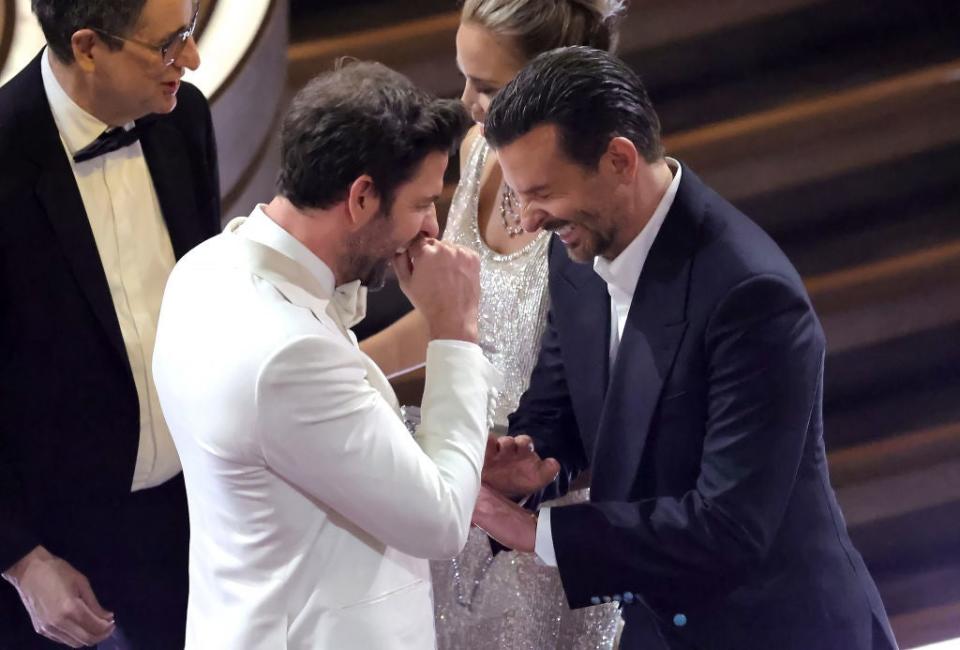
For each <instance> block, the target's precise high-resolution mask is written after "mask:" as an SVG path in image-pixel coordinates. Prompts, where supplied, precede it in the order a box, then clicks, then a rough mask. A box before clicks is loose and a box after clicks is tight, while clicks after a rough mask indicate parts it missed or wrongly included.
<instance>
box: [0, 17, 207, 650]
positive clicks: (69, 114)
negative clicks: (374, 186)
mask: <svg viewBox="0 0 960 650" xmlns="http://www.w3.org/2000/svg"><path fill="white" fill-rule="evenodd" d="M33 8H34V12H35V13H36V15H37V18H38V19H39V21H40V24H41V26H42V28H43V30H44V34H45V36H46V39H47V47H46V48H45V49H44V50H43V51H42V52H41V53H40V54H39V55H38V56H37V57H36V58H35V59H34V60H33V61H32V62H31V63H30V64H29V65H28V66H27V67H26V68H25V69H24V70H23V71H22V72H20V73H19V74H18V75H17V76H16V77H14V78H13V79H11V80H10V81H9V83H7V84H6V85H4V86H3V88H0V571H2V572H3V576H4V578H6V580H7V581H8V582H9V583H10V585H7V586H4V587H2V588H0V648H3V649H12V648H15V649H17V650H22V649H24V648H46V647H53V646H55V645H56V647H62V646H60V645H59V644H65V645H69V646H71V647H81V646H84V645H95V644H97V643H100V647H109V648H126V647H131V648H134V647H135V648H164V649H170V648H176V647H183V633H184V625H185V615H186V601H187V538H188V529H187V525H188V524H187V513H186V501H185V495H184V489H183V481H182V478H181V477H180V463H179V459H178V458H177V455H176V451H175V449H174V447H173V443H172V441H171V439H170V434H169V432H168V431H167V428H166V424H165V423H164V421H163V418H162V415H161V413H160V409H159V405H158V403H157V398H156V391H155V389H154V386H153V380H152V374H151V372H150V365H151V356H152V353H153V339H154V335H155V328H156V319H157V315H158V312H159V308H160V298H161V295H162V292H163V287H164V284H165V282H166V278H167V274H168V273H169V271H170V269H171V268H172V267H173V264H174V263H175V261H176V258H179V257H180V256H181V255H183V254H184V253H186V252H187V251H188V250H189V249H191V248H192V247H193V246H195V245H196V244H198V243H199V242H201V241H203V240H204V239H206V238H208V237H210V236H212V235H214V234H216V233H217V232H218V231H219V218H220V205H219V201H220V199H219V196H220V195H219V187H218V184H219V181H218V174H217V159H216V150H215V144H214V137H213V127H212V123H211V120H210V111H209V107H208V106H207V103H206V100H205V99H204V98H203V96H202V94H201V93H200V92H199V91H198V90H197V89H196V88H194V87H192V86H190V85H188V84H181V82H180V78H181V76H182V75H183V73H184V71H185V69H186V68H190V69H194V68H196V67H197V65H198V64H199V55H198V52H197V46H196V43H195V42H194V40H193V29H194V27H195V24H196V16H197V10H198V6H197V4H196V0H33ZM54 642H56V644H55V643H54Z"/></svg>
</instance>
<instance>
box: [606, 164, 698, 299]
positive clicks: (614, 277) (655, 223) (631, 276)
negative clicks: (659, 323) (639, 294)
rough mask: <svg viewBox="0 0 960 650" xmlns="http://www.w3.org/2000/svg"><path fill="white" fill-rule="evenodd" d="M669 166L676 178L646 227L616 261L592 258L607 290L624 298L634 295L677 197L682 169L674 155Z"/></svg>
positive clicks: (671, 182)
mask: <svg viewBox="0 0 960 650" xmlns="http://www.w3.org/2000/svg"><path fill="white" fill-rule="evenodd" d="M666 161H667V165H669V166H670V169H671V170H673V180H672V181H670V185H669V186H668V187H667V191H666V192H664V194H663V198H661V199H660V203H658V204H657V208H656V210H654V211H653V215H652V216H651V217H650V221H648V222H647V225H645V226H644V227H643V230H641V231H640V234H638V235H637V236H636V237H634V239H633V241H632V242H630V243H629V244H628V245H627V247H626V248H624V249H623V251H621V253H620V254H619V255H617V257H616V258H615V259H614V260H612V261H611V260H607V259H605V258H603V257H600V256H599V255H598V256H597V257H595V258H593V270H594V271H596V273H597V275H599V276H600V277H601V278H603V280H604V282H606V283H607V290H608V291H609V292H610V293H611V295H613V293H614V292H615V291H616V292H619V293H621V294H622V295H623V297H632V296H633V292H634V291H635V290H636V288H637V281H638V280H639V279H640V273H641V272H642V271H643V265H644V264H645V263H646V261H647V256H648V255H649V254H650V249H651V248H652V247H653V242H654V240H656V238H657V234H658V233H659V232H660V227H661V226H662V225H663V221H664V219H666V217H667V213H668V212H670V207H671V206H672V205H673V200H674V199H675V198H676V196H677V188H678V187H679V186H680V176H681V175H682V173H683V168H682V167H681V166H680V163H679V162H678V161H677V160H675V159H674V158H669V157H668V158H667V159H666Z"/></svg>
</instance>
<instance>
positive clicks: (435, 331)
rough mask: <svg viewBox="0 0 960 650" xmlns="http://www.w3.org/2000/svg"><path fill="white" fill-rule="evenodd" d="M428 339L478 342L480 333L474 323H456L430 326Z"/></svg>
mask: <svg viewBox="0 0 960 650" xmlns="http://www.w3.org/2000/svg"><path fill="white" fill-rule="evenodd" d="M430 340H432V341H437V340H444V341H465V342H467V343H479V342H480V334H479V332H478V331H477V326H476V324H473V325H465V324H458V325H456V326H450V327H430Z"/></svg>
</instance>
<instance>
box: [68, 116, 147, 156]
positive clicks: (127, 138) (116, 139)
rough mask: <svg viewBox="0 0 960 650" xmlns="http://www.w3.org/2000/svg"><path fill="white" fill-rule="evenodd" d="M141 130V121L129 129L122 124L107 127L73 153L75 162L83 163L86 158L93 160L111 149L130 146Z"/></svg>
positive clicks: (138, 136)
mask: <svg viewBox="0 0 960 650" xmlns="http://www.w3.org/2000/svg"><path fill="white" fill-rule="evenodd" d="M141 132H142V129H141V126H140V124H139V123H138V124H137V125H136V126H134V127H133V128H132V129H130V130H129V131H127V130H125V129H124V128H123V127H121V126H118V127H115V128H112V129H107V130H106V131H104V132H103V133H101V134H100V137H99V138H97V139H96V140H94V141H93V142H91V143H90V144H88V145H87V146H86V147H84V148H83V149H81V150H80V151H78V152H77V153H75V154H73V162H75V163H82V162H84V161H85V160H92V159H93V158H97V157H98V156H102V155H104V154H108V153H110V152H111V151H116V150H117V149H123V148H124V147H128V146H130V145H131V144H133V143H134V142H136V141H137V140H139V139H140V134H141Z"/></svg>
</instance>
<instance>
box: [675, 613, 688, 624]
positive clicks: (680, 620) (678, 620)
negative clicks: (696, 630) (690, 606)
mask: <svg viewBox="0 0 960 650" xmlns="http://www.w3.org/2000/svg"><path fill="white" fill-rule="evenodd" d="M673 624H674V625H676V626H677V627H683V626H684V625H686V624H687V615H686V614H677V615H676V616H674V617H673Z"/></svg>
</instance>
